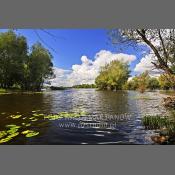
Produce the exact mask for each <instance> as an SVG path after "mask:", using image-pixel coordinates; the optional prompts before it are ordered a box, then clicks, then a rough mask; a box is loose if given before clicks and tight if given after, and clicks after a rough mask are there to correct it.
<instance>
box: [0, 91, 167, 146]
mask: <svg viewBox="0 0 175 175" xmlns="http://www.w3.org/2000/svg"><path fill="white" fill-rule="evenodd" d="M164 96H165V95H164V94H162V93H159V92H158V91H156V92H146V93H144V94H140V93H139V92H136V91H117V92H111V91H97V90H95V89H68V90H63V91H49V92H44V93H43V94H7V95H1V96H0V131H1V130H4V127H5V125H7V124H16V125H21V123H22V122H24V121H25V120H28V118H30V117H31V115H32V111H38V112H39V113H41V114H45V115H47V114H51V113H52V114H56V113H59V112H75V113H76V112H81V111H84V112H86V113H87V115H86V116H82V117H80V118H78V119H77V118H76V119H71V120H68V119H64V118H63V119H59V120H54V121H50V120H46V119H42V118H40V120H38V121H34V122H32V121H30V123H31V126H30V127H26V128H23V129H24V130H25V129H32V130H35V131H38V132H39V133H40V134H39V135H38V136H36V137H32V138H26V137H24V135H22V134H19V135H18V136H17V137H15V138H14V139H12V140H11V141H9V142H7V143H4V144H153V141H152V140H151V135H154V134H155V132H156V131H154V130H145V128H144V126H143V125H142V123H141V118H142V117H143V116H145V115H156V114H163V115H165V114H167V112H168V111H166V109H165V108H164V107H163V106H162V98H163V97H164ZM13 114H21V115H22V116H23V117H22V118H19V119H12V118H10V117H9V116H10V115H13ZM70 124H73V125H70Z"/></svg>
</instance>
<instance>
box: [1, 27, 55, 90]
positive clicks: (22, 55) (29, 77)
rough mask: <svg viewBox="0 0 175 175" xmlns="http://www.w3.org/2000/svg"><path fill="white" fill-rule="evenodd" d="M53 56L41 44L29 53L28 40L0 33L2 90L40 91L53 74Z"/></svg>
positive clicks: (11, 33)
mask: <svg viewBox="0 0 175 175" xmlns="http://www.w3.org/2000/svg"><path fill="white" fill-rule="evenodd" d="M52 67H53V64H52V56H51V54H50V53H49V51H48V50H46V49H45V48H44V47H43V46H42V45H41V44H40V43H37V44H34V45H33V46H32V49H31V52H30V53H29V51H28V45H27V41H26V38H25V37H24V36H21V35H16V34H15V32H14V31H13V30H9V31H7V32H4V33H0V88H4V89H9V88H15V89H20V88H21V89H23V90H32V91H34V90H35V91H36V90H37V91H39V90H41V88H42V86H43V82H44V80H45V78H49V77H50V76H51V75H52V74H53V72H52Z"/></svg>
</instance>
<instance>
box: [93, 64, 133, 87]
mask: <svg viewBox="0 0 175 175" xmlns="http://www.w3.org/2000/svg"><path fill="white" fill-rule="evenodd" d="M129 74H130V71H129V66H128V64H126V63H122V62H120V61H112V62H111V63H109V64H107V65H106V66H104V67H102V68H101V71H100V74H99V75H98V76H97V78H96V80H95V83H96V85H97V87H98V88H99V89H102V90H107V89H110V90H120V89H122V87H123V85H124V84H125V83H126V81H127V80H128V78H129Z"/></svg>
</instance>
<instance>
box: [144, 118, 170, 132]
mask: <svg viewBox="0 0 175 175" xmlns="http://www.w3.org/2000/svg"><path fill="white" fill-rule="evenodd" d="M142 123H143V125H144V126H145V127H146V128H152V129H160V128H162V127H169V126H170V125H172V121H170V120H169V119H168V117H167V116H159V115H156V116H150V115H148V116H145V117H144V118H143V119H142Z"/></svg>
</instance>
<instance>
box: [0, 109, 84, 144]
mask: <svg viewBox="0 0 175 175" xmlns="http://www.w3.org/2000/svg"><path fill="white" fill-rule="evenodd" d="M37 112H39V110H36V111H32V114H31V115H30V116H29V117H27V116H25V117H22V115H20V114H19V112H17V115H10V118H12V119H19V118H20V119H21V123H20V124H19V126H18V125H15V124H8V125H6V126H5V128H6V130H4V131H0V143H6V142H8V141H10V140H12V139H13V138H14V137H16V136H18V135H19V134H20V133H21V134H23V135H25V137H26V138H30V137H34V136H37V135H39V132H38V131H33V130H24V128H26V127H29V126H31V123H30V122H28V119H29V120H30V121H31V122H32V123H33V122H35V121H38V120H39V119H41V120H44V119H47V120H58V119H61V118H76V117H82V116H85V115H87V113H86V112H60V113H58V114H49V115H45V114H42V113H37ZM4 114H5V112H4ZM46 123H48V121H44V124H46ZM41 125H42V122H41ZM23 127H24V128H23ZM19 129H20V131H19Z"/></svg>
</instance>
